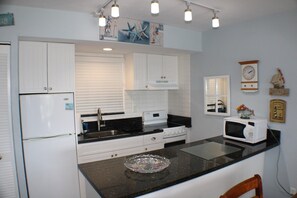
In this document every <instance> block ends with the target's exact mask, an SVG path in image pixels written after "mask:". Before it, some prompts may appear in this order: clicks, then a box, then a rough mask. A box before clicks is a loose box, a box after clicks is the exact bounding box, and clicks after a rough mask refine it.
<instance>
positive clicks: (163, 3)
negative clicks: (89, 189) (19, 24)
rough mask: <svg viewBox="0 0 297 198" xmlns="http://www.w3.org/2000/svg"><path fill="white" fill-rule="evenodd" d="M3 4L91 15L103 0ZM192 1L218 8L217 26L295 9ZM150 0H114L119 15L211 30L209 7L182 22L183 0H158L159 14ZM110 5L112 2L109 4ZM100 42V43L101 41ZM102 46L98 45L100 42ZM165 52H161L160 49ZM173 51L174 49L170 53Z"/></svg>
mask: <svg viewBox="0 0 297 198" xmlns="http://www.w3.org/2000/svg"><path fill="white" fill-rule="evenodd" d="M0 1H2V3H3V4H10V5H18V6H29V7H39V8H47V9H57V10H67V11H76V12H85V13H90V15H92V14H94V12H95V11H97V9H98V8H99V7H101V6H102V5H103V4H104V3H105V2H106V1H107V0H0ZM190 1H192V2H195V3H198V4H202V5H207V6H209V7H212V8H215V9H218V10H220V13H218V17H219V18H220V25H221V26H220V27H221V28H223V27H225V26H230V25H234V24H238V23H241V22H244V21H248V20H253V19H257V18H260V17H263V16H269V15H272V14H276V13H281V12H287V11H290V10H293V9H296V8H297V0H190ZM150 2H151V0H117V3H118V4H119V6H120V17H125V18H131V19H138V20H147V21H151V22H157V23H163V24H166V25H171V26H175V27H180V28H186V29H191V30H195V31H207V30H209V29H211V18H212V17H213V13H212V11H211V10H208V9H205V8H201V7H199V6H195V5H191V9H192V12H193V21H192V22H190V23H185V22H184V20H183V14H184V10H185V8H186V5H185V2H184V0H159V4H160V14H159V15H157V16H152V15H151V14H150ZM110 4H112V3H110ZM110 6H111V5H108V7H107V8H106V9H105V14H110ZM103 45H104V44H103ZM101 46H102V45H101ZM77 48H78V49H80V51H82V52H93V51H97V52H98V45H95V44H92V43H88V44H85V43H81V44H80V45H77ZM114 48H116V49H117V50H116V52H115V53H117V52H118V53H121V52H123V51H125V52H127V49H128V48H127V46H126V45H118V44H115V47H114ZM130 48H135V50H134V51H136V50H137V51H145V50H147V48H146V49H144V48H143V47H141V46H136V45H133V46H132V45H131V46H130V47H129V49H130ZM150 50H152V51H154V50H156V51H160V50H161V51H162V49H159V48H150ZM164 53H165V52H164ZM170 53H175V52H170Z"/></svg>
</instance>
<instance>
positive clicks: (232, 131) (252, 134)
mask: <svg viewBox="0 0 297 198" xmlns="http://www.w3.org/2000/svg"><path fill="white" fill-rule="evenodd" d="M223 137H225V138H228V139H232V140H238V141H241V142H247V143H251V144H255V143H258V142H261V141H263V140H266V138H267V120H266V119H260V118H255V119H241V118H238V117H227V118H224V134H223Z"/></svg>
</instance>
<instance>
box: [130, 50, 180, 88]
mask: <svg viewBox="0 0 297 198" xmlns="http://www.w3.org/2000/svg"><path fill="white" fill-rule="evenodd" d="M125 78H126V85H125V87H126V90H159V89H160V90H162V89H178V58H177V56H163V55H157V54H143V53H133V54H128V55H126V57H125Z"/></svg>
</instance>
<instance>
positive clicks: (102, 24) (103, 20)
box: [98, 10, 106, 27]
mask: <svg viewBox="0 0 297 198" xmlns="http://www.w3.org/2000/svg"><path fill="white" fill-rule="evenodd" d="M98 24H99V27H105V26H106V18H105V16H104V14H103V10H101V11H100V14H99V22H98Z"/></svg>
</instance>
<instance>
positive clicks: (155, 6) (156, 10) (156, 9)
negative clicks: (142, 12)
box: [151, 0, 159, 14]
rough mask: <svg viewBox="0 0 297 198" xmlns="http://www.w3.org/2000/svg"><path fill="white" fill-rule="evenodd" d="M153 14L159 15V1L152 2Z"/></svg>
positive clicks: (153, 0)
mask: <svg viewBox="0 0 297 198" xmlns="http://www.w3.org/2000/svg"><path fill="white" fill-rule="evenodd" d="M151 13H152V14H159V1H158V0H152V2H151Z"/></svg>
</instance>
